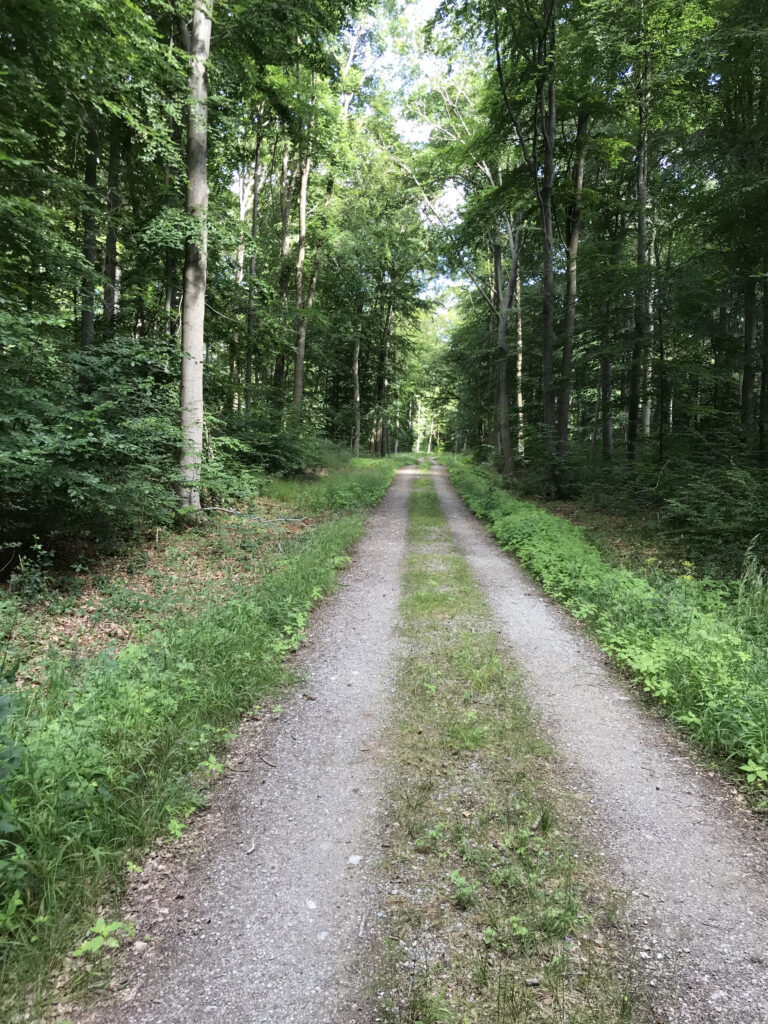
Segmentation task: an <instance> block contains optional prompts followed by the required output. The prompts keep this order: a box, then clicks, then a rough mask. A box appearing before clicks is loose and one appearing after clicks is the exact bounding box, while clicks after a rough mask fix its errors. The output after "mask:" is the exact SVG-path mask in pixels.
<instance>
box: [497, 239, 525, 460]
mask: <svg viewBox="0 0 768 1024" xmlns="http://www.w3.org/2000/svg"><path fill="white" fill-rule="evenodd" d="M511 248H512V253H513V261H514V263H513V266H512V267H510V271H509V278H508V280H507V283H506V285H505V284H504V281H503V280H502V268H501V247H500V246H499V245H495V246H494V247H493V265H494V270H495V275H496V296H497V299H496V301H497V303H498V316H497V333H496V342H497V348H498V360H497V361H498V382H499V390H498V399H499V439H500V441H501V454H502V460H503V466H504V476H505V477H506V478H507V479H509V478H511V477H512V476H513V475H514V472H515V456H514V449H513V447H512V432H511V430H510V426H509V351H508V346H507V328H508V324H509V311H510V308H511V305H512V295H513V293H514V290H515V282H516V280H517V254H518V252H519V246H518V245H514V246H511Z"/></svg>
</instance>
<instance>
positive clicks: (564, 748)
mask: <svg viewBox="0 0 768 1024" xmlns="http://www.w3.org/2000/svg"><path fill="white" fill-rule="evenodd" d="M434 472H435V476H436V480H435V482H436V486H437V490H438V495H439V499H440V503H441V507H442V509H443V512H444V514H445V515H446V518H447V519H448V521H449V523H450V525H451V527H452V530H453V533H454V537H455V539H456V541H457V543H458V545H459V547H460V548H461V550H462V551H463V552H464V554H465V555H466V557H467V558H468V560H469V563H470V566H471V568H472V570H473V573H474V575H475V577H476V579H477V582H478V583H479V585H480V587H481V589H482V590H483V591H484V592H485V594H486V597H487V599H488V602H489V604H490V606H491V608H492V610H493V612H494V613H495V614H496V616H497V618H498V621H499V624H500V626H501V629H502V633H503V636H504V639H505V640H506V641H507V642H508V644H509V646H510V648H511V651H512V654H513V655H514V657H515V658H516V660H517V661H518V663H519V664H520V666H521V668H522V670H523V673H524V678H525V686H526V692H527V695H528V698H529V700H530V701H531V703H532V704H533V706H534V708H535V709H536V710H537V711H538V713H539V714H540V716H541V719H542V721H543V724H544V727H545V731H546V733H547V734H548V738H549V739H550V742H552V744H553V746H554V748H555V750H556V754H557V760H558V762H559V765H560V769H559V773H558V774H559V777H560V779H561V781H562V783H563V784H564V785H565V786H566V787H568V788H571V789H573V790H575V791H576V792H577V793H579V794H580V795H581V796H582V797H583V801H584V805H585V806H584V816H583V826H584V831H585V833H586V834H587V836H588V837H589V840H590V845H591V846H593V848H594V849H595V850H596V851H597V852H598V853H600V854H603V855H604V856H605V865H606V874H607V876H608V878H609V880H610V881H611V882H612V883H613V884H614V885H616V886H617V887H619V888H622V889H624V890H626V891H627V892H628V893H629V894H630V897H629V906H628V912H629V921H628V923H627V939H628V941H629V942H630V943H631V944H632V945H633V946H635V947H636V950H637V952H636V956H637V960H638V963H639V965H640V966H641V972H640V977H641V978H642V977H643V975H644V976H645V977H644V980H645V981H646V983H647V984H648V985H649V991H651V992H654V990H655V992H656V993H658V997H653V999H652V1001H655V1002H656V1005H655V1006H654V1010H655V1011H656V1013H657V1014H658V1020H659V1021H661V1022H663V1024H709V1022H712V1021H723V1020H727V1021H732V1022H734V1024H766V1022H768V838H767V837H766V833H765V830H764V829H762V828H761V827H760V826H759V825H758V824H757V823H756V822H755V821H754V819H751V818H750V815H749V814H748V812H747V811H745V810H743V809H741V808H740V807H739V806H738V802H737V800H736V799H734V795H733V790H731V788H730V787H729V786H728V784H727V782H726V781H725V780H723V779H722V778H720V777H715V776H714V775H713V773H710V772H707V771H706V770H704V769H702V768H701V767H700V766H699V765H697V764H696V763H695V760H694V759H693V758H692V757H691V755H690V753H689V751H688V749H687V748H686V746H685V744H684V743H683V742H682V741H681V740H679V739H678V738H677V737H675V735H674V734H673V733H672V731H671V729H670V728H669V727H668V726H667V725H666V724H665V723H664V722H663V721H660V720H658V719H657V718H656V717H655V716H654V715H653V713H652V712H651V711H649V709H648V708H647V707H643V706H642V705H641V703H640V702H639V701H638V700H637V698H636V697H635V696H634V695H633V693H632V690H631V689H630V688H629V687H628V686H627V684H626V683H625V682H624V681H623V680H622V679H621V678H620V677H619V676H618V674H617V673H616V672H615V671H613V670H612V669H611V668H610V667H609V666H608V665H607V663H606V662H607V659H606V658H605V656H604V655H603V654H602V652H601V651H600V650H599V649H598V648H597V646H596V645H595V644H594V643H592V642H591V641H590V640H589V639H587V638H586V637H585V635H584V633H583V631H582V630H581V628H580V627H579V625H578V624H577V623H575V622H574V620H573V619H571V618H570V617H569V616H568V615H567V614H566V613H565V612H563V611H562V610H561V609H559V608H558V607H557V606H556V605H555V604H554V603H553V602H552V601H550V600H549V599H548V598H547V597H545V596H544V594H543V592H542V591H541V590H540V589H539V588H538V587H537V585H536V584H534V583H533V582H532V581H531V579H530V577H528V576H527V575H526V574H525V572H524V571H523V570H522V569H521V568H520V566H519V565H518V564H517V563H516V562H515V561H514V560H513V559H512V558H510V557H509V556H507V555H506V554H505V553H504V552H502V551H501V550H500V548H499V547H498V545H497V544H496V543H495V541H494V540H493V539H492V538H491V537H490V535H489V534H488V532H487V530H486V529H485V527H484V526H483V525H482V524H481V523H480V522H479V521H478V520H477V519H475V517H474V516H473V515H472V513H471V512H470V511H469V510H468V509H467V508H466V506H465V505H464V504H463V502H462V501H461V499H460V498H459V497H458V495H457V494H456V492H455V490H454V489H453V487H452V486H451V484H450V482H449V480H448V475H447V473H446V471H445V470H444V469H442V468H436V469H435V471H434Z"/></svg>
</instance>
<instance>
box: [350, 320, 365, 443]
mask: <svg viewBox="0 0 768 1024" xmlns="http://www.w3.org/2000/svg"><path fill="white" fill-rule="evenodd" d="M362 334H363V320H362V316H361V317H360V319H358V321H357V327H356V328H355V344H354V348H353V350H352V402H353V405H354V410H355V433H354V437H353V440H352V454H353V455H354V456H355V458H357V456H358V455H359V454H360V340H361V338H362Z"/></svg>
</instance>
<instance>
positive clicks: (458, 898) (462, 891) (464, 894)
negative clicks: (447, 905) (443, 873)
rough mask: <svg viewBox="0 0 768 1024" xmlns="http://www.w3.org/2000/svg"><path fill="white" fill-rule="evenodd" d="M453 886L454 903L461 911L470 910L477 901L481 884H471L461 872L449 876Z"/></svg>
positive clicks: (453, 872)
mask: <svg viewBox="0 0 768 1024" xmlns="http://www.w3.org/2000/svg"><path fill="white" fill-rule="evenodd" d="M449 878H450V879H451V883H452V885H453V902H454V905H455V906H457V907H458V908H459V910H469V908H470V907H472V906H474V904H475V901H476V900H477V894H478V891H479V889H480V883H479V882H469V881H467V879H466V878H465V877H464V875H462V874H461V872H460V871H452V872H451V873H450V875H449Z"/></svg>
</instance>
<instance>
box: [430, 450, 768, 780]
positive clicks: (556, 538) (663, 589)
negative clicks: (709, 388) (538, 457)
mask: <svg viewBox="0 0 768 1024" xmlns="http://www.w3.org/2000/svg"><path fill="white" fill-rule="evenodd" d="M444 461H446V463H447V464H448V467H449V472H450V475H451V479H452V481H453V482H454V484H455V486H456V488H457V490H458V491H459V493H460V494H461V496H462V497H463V498H464V500H465V501H466V502H467V504H468V505H469V507H470V508H471V509H472V510H473V511H474V512H475V513H476V514H477V515H479V516H481V517H482V518H484V519H486V520H487V521H488V522H489V524H490V528H491V531H492V532H493V534H494V535H495V536H496V538H497V539H498V540H499V542H500V544H501V546H502V547H503V548H504V549H505V550H508V551H512V552H514V554H515V555H516V556H517V558H519V560H520V561H521V563H522V564H523V565H524V566H525V568H526V569H528V570H529V571H530V572H531V574H532V575H533V576H535V577H536V578H537V579H538V580H540V581H541V583H542V584H543V586H544V589H545V590H546V591H547V593H548V594H550V595H551V596H552V597H554V598H555V599H556V600H558V601H559V602H561V603H562V604H563V605H565V607H566V608H568V610H569V611H570V612H571V613H572V614H573V615H574V616H575V617H576V618H578V619H581V620H582V621H583V622H585V623H586V625H587V626H588V628H589V629H590V631H591V632H592V633H593V634H594V636H595V637H596V638H597V640H598V642H599V643H600V645H601V647H602V648H603V649H604V650H606V651H608V652H609V653H611V654H612V655H613V656H614V657H615V658H616V660H617V662H618V663H619V664H620V665H622V666H624V667H626V668H627V669H629V670H630V671H631V672H632V674H633V675H634V676H635V677H636V678H638V679H639V680H640V681H641V682H642V684H643V685H644V687H645V689H646V690H647V691H648V692H649V693H651V694H653V696H654V697H656V698H658V699H659V700H660V701H661V702H662V703H663V704H664V705H665V707H666V708H667V710H668V711H669V713H670V715H671V716H672V717H673V718H674V719H675V720H676V721H678V722H681V723H683V724H684V725H685V726H687V727H688V728H689V729H690V730H691V731H692V732H693V734H694V735H695V736H696V738H697V739H698V740H699V741H700V742H701V743H703V744H704V745H705V746H707V747H708V748H709V749H711V750H713V751H715V752H717V753H718V754H721V755H724V756H725V757H726V758H728V759H733V760H735V761H736V763H737V764H738V765H739V766H740V767H741V768H743V769H744V770H745V771H746V772H747V774H748V776H750V777H751V780H752V781H760V780H768V691H767V690H766V680H767V679H768V654H767V653H766V647H765V633H766V631H768V621H765V620H763V622H762V632H760V630H759V629H758V628H757V627H756V625H755V623H754V621H753V620H747V621H749V623H750V624H749V627H748V628H747V627H746V625H745V623H744V622H743V621H742V618H741V617H740V614H739V607H738V605H736V606H735V605H734V604H733V602H732V601H731V600H730V599H729V596H728V589H727V588H726V587H725V586H724V585H719V584H718V583H717V582H716V581H712V580H695V579H692V578H690V577H686V576H671V575H665V574H662V573H656V574H653V575H651V576H649V577H648V578H643V577H640V576H638V575H636V574H634V573H632V572H630V571H629V570H627V569H624V568H620V567H617V566H614V565H611V564H609V563H608V562H606V561H605V560H604V559H603V557H602V556H601V555H600V553H599V552H598V550H597V549H596V548H595V547H594V545H592V544H590V543H589V541H588V540H587V539H586V537H585V535H584V533H583V531H582V530H581V528H580V527H578V526H575V525H574V524H573V523H570V522H568V521H567V520H564V519H561V518H559V517H557V516H554V515H551V514H550V513H548V512H545V511H544V510H543V509H541V508H538V507H537V506H535V505H533V504H530V503H528V502H525V501H520V500H518V499H516V498H514V497H512V496H511V495H510V494H509V493H507V492H505V491H503V490H502V489H501V488H500V487H499V486H498V478H495V477H494V476H493V475H492V474H490V473H488V472H487V471H484V470H481V469H478V468H476V467H472V466H470V465H469V464H468V463H467V462H466V461H465V460H462V459H457V458H446V459H445V460H444ZM753 576H754V573H753ZM763 583H764V580H762V577H761V578H760V579H758V580H757V581H756V580H755V579H754V578H753V579H751V580H750V581H748V583H745V584H744V586H743V587H742V593H741V598H740V600H741V601H742V602H749V603H750V606H751V607H753V608H755V607H757V606H758V603H759V602H762V603H760V607H765V605H766V602H765V595H764V590H765V588H764V586H763V585H762V584H763Z"/></svg>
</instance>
